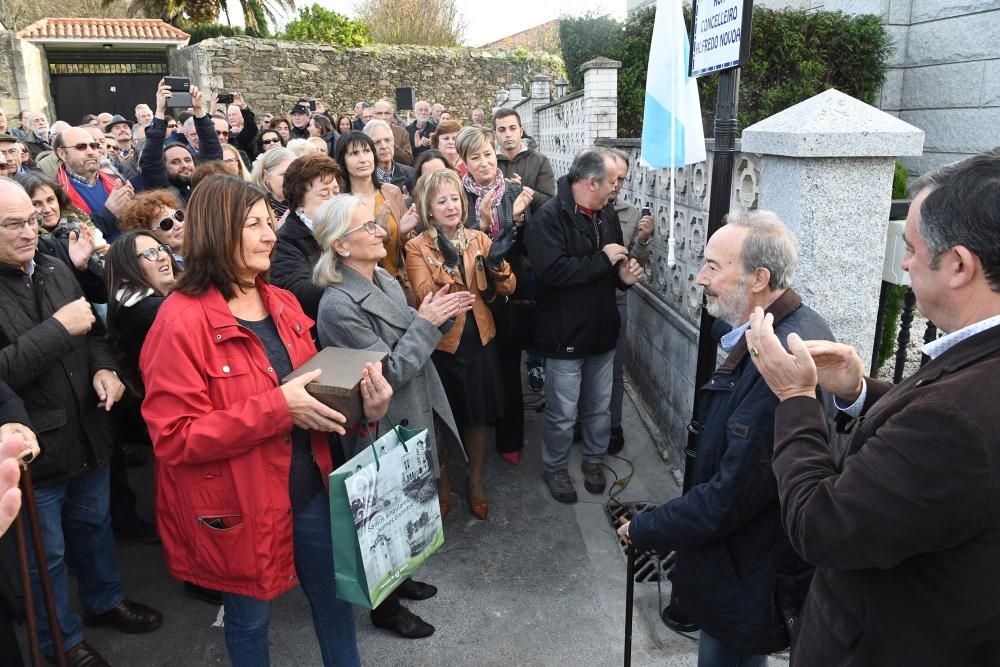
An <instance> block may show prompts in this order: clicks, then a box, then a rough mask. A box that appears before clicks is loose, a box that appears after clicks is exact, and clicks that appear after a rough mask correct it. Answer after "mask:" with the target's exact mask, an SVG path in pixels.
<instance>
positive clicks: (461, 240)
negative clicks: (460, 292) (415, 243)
mask: <svg viewBox="0 0 1000 667" xmlns="http://www.w3.org/2000/svg"><path fill="white" fill-rule="evenodd" d="M439 235H440V236H441V237H442V238H447V237H446V236H445V235H444V230H442V229H441V225H439V224H438V223H436V222H432V223H431V224H430V225H429V226H428V227H427V236H428V237H430V240H431V241H432V242H433V245H434V247H435V248H436V247H437V244H438V243H437V240H438V236H439ZM450 243H451V244H452V245H453V246H455V249H456V250H458V256H459V262H461V257H462V255H463V254H464V253H465V250H466V249H467V248H468V247H469V236H468V234H466V233H465V225H459V226H458V229H456V230H455V238H453V239H451V240H450ZM445 270H446V271H448V273H451V274H452V275H454V273H455V271H456V270H457V269H451V270H449V269H448V268H447V267H445Z"/></svg>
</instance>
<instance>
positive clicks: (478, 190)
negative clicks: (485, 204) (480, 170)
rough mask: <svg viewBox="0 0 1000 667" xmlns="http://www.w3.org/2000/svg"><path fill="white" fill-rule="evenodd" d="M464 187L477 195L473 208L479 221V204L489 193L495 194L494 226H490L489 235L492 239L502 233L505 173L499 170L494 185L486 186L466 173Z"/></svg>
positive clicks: (463, 180) (463, 179)
mask: <svg viewBox="0 0 1000 667" xmlns="http://www.w3.org/2000/svg"><path fill="white" fill-rule="evenodd" d="M462 185H463V186H465V189H466V190H467V191H469V192H471V193H472V194H474V195H476V201H475V202H474V204H473V206H474V208H475V211H476V219H477V220H478V219H479V213H480V210H479V208H480V206H479V203H480V202H481V201H482V199H483V197H485V196H486V195H487V194H488V193H492V194H493V224H492V225H490V229H489V232H487V233H488V234H489V236H490V238H493V237H495V236H496V235H497V232H499V231H500V200H501V199H503V193H504V190H505V187H506V186H505V184H504V178H503V172H502V171H500V170H499V169H497V175H496V178H494V179H493V182H492V183H490V184H489V185H486V186H483V185H479V184H478V183H476V181H475V179H474V178H472V174H469V173H466V174H465V176H463V177H462Z"/></svg>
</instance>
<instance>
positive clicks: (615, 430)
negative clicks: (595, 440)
mask: <svg viewBox="0 0 1000 667" xmlns="http://www.w3.org/2000/svg"><path fill="white" fill-rule="evenodd" d="M624 448H625V433H624V432H622V427H621V426H612V427H611V440H609V441H608V454H617V453H618V452H620V451H621V450H622V449H624Z"/></svg>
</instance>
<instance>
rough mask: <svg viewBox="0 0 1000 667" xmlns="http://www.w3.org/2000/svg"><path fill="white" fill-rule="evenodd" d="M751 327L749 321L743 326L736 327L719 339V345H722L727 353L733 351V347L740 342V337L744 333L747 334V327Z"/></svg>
mask: <svg viewBox="0 0 1000 667" xmlns="http://www.w3.org/2000/svg"><path fill="white" fill-rule="evenodd" d="M749 328H750V322H747V323H746V324H744V325H743V326H741V327H736V328H735V329H733V330H732V331H730V332H729V333H727V334H726V335H725V336H723V337H722V338H721V339H719V345H721V346H722V349H723V351H724V352H725V353H726V354H729V353H730V352H732V351H733V348H734V347H736V344H737V343H738V342H740V338H743V334H745V333H746V332H747V329H749Z"/></svg>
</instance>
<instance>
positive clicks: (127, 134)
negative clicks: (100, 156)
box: [105, 116, 139, 178]
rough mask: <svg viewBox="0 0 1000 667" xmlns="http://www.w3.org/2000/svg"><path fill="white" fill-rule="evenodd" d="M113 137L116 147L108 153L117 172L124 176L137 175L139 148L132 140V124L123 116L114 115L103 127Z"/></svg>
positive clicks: (131, 176)
mask: <svg viewBox="0 0 1000 667" xmlns="http://www.w3.org/2000/svg"><path fill="white" fill-rule="evenodd" d="M105 132H107V134H110V135H111V136H112V137H114V138H115V141H116V142H117V143H118V148H117V149H116V150H115V151H114V152H113V153H110V154H109V155H108V158H109V159H110V160H111V163H112V164H113V165H114V167H115V169H117V170H118V173H119V174H121V175H122V176H123V177H125V178H134V177H135V176H138V175H139V150H138V148H136V145H135V142H134V141H132V124H131V123H130V122H129V121H128V119H127V118H125V117H124V116H115V117H114V118H112V119H111V122H110V123H108V126H107V128H106V129H105Z"/></svg>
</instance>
